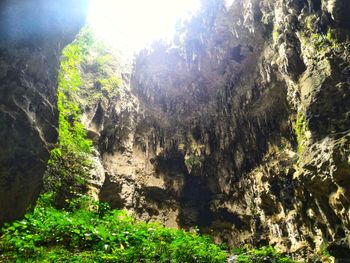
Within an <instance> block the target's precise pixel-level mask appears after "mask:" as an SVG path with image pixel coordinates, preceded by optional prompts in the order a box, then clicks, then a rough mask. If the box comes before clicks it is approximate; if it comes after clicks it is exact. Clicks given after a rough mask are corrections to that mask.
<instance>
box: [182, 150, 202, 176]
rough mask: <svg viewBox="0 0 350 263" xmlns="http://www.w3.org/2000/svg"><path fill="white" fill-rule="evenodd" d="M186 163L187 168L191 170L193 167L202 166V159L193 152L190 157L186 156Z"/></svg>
mask: <svg viewBox="0 0 350 263" xmlns="http://www.w3.org/2000/svg"><path fill="white" fill-rule="evenodd" d="M185 165H186V167H187V170H188V171H189V172H191V171H192V168H193V167H196V166H197V167H201V166H202V161H201V158H200V157H199V156H197V155H194V154H193V155H191V156H189V157H188V158H185Z"/></svg>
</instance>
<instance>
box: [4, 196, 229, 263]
mask: <svg viewBox="0 0 350 263" xmlns="http://www.w3.org/2000/svg"><path fill="white" fill-rule="evenodd" d="M52 198H53V197H52V194H45V195H42V196H41V197H40V199H39V200H38V202H37V205H36V207H35V209H34V211H33V212H32V213H28V214H27V215H26V216H25V218H24V219H22V220H19V221H16V222H14V223H11V224H6V225H5V227H4V228H3V229H2V232H3V236H2V237H1V239H0V255H1V256H0V261H1V262H3V261H4V262H213V263H215V262H226V258H227V253H226V251H225V250H223V248H221V247H220V246H217V245H215V244H213V242H212V241H211V239H210V238H209V237H206V236H200V235H198V234H197V233H196V232H184V231H181V230H176V229H169V228H165V227H163V226H161V225H160V224H157V223H144V222H136V221H135V220H134V219H133V218H132V217H130V216H128V215H127V214H126V212H125V211H120V210H110V209H109V208H108V205H106V204H103V203H98V202H95V201H92V200H90V199H89V198H87V197H84V196H83V197H80V198H78V199H74V200H73V201H72V202H71V203H70V206H69V208H68V209H66V210H57V209H56V208H54V207H53V206H52V205H51V202H52Z"/></svg>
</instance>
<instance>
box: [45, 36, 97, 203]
mask: <svg viewBox="0 0 350 263" xmlns="http://www.w3.org/2000/svg"><path fill="white" fill-rule="evenodd" d="M91 43H93V39H92V35H91V33H89V31H86V30H85V29H84V30H83V31H82V33H81V35H80V37H78V38H77V40H75V41H74V42H73V43H72V44H70V45H68V46H67V47H66V48H65V49H64V50H63V55H62V60H61V67H60V71H59V76H58V82H59V86H58V98H57V107H58V111H59V121H58V135H59V142H58V145H57V146H56V148H54V149H53V150H52V151H51V158H50V160H49V162H48V168H47V172H46V174H45V179H44V181H45V188H46V190H47V191H51V192H53V193H55V202H56V204H57V205H59V206H67V205H68V200H70V199H72V198H74V197H77V196H78V195H79V194H81V193H85V192H86V180H87V179H88V177H89V173H88V171H89V170H90V169H91V168H92V164H91V161H90V160H89V154H90V153H91V148H92V143H91V141H90V140H88V139H86V131H85V128H84V126H83V124H82V123H81V120H80V118H81V110H80V107H79V103H78V98H77V94H78V90H79V88H80V87H81V85H82V80H81V76H80V65H81V63H82V61H83V60H84V57H85V56H86V55H87V53H88V50H89V46H90V45H91Z"/></svg>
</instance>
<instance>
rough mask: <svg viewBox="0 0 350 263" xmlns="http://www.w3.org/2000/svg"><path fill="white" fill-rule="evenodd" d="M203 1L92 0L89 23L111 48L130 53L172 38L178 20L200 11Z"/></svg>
mask: <svg viewBox="0 0 350 263" xmlns="http://www.w3.org/2000/svg"><path fill="white" fill-rule="evenodd" d="M199 5H200V0H147V1H145V0H92V1H91V4H90V9H89V15H88V23H89V24H90V26H91V28H92V29H93V30H94V31H95V33H96V34H97V36H98V37H99V38H101V39H103V40H104V41H105V42H107V43H108V44H109V45H113V46H117V47H118V48H123V49H125V50H127V51H129V52H133V51H137V50H139V49H140V48H142V47H144V46H145V45H147V44H148V43H150V42H152V41H154V40H156V39H160V38H169V37H171V36H172V35H173V33H174V31H175V24H176V21H177V20H178V19H186V18H187V17H189V16H190V15H191V13H192V14H193V13H194V12H195V11H196V10H198V8H199Z"/></svg>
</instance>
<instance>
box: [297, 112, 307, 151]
mask: <svg viewBox="0 0 350 263" xmlns="http://www.w3.org/2000/svg"><path fill="white" fill-rule="evenodd" d="M307 130H308V128H307V122H306V117H305V115H304V114H303V113H302V112H301V111H299V112H298V114H297V119H296V122H295V134H296V137H297V143H298V154H299V155H302V154H303V152H304V146H305V143H306V141H307V138H306V132H307Z"/></svg>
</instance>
